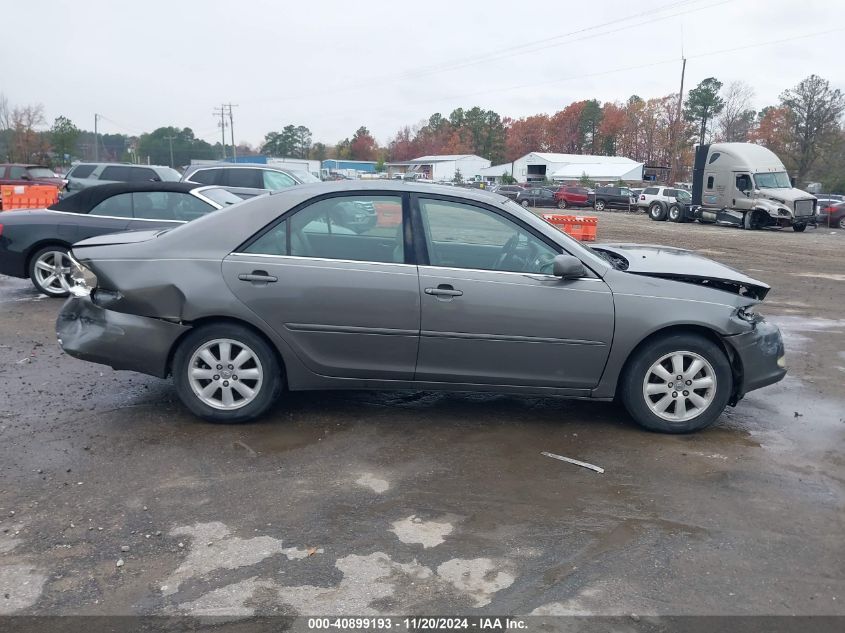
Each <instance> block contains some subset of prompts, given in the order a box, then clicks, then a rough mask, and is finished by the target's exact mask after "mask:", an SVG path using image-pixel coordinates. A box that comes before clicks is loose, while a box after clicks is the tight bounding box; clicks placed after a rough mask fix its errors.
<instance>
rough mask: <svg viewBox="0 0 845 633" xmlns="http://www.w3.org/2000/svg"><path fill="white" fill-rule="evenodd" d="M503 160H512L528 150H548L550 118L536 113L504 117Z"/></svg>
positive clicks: (523, 154)
mask: <svg viewBox="0 0 845 633" xmlns="http://www.w3.org/2000/svg"><path fill="white" fill-rule="evenodd" d="M503 123H504V125H505V131H506V134H505V160H506V161H513V160H516V159H517V158H519V157H520V156H525V155H526V154H528V153H529V152H548V151H549V149H550V144H549V127H550V119H549V115H547V114H536V115H534V116H530V117H526V118H523V119H516V120H514V119H504V120H503Z"/></svg>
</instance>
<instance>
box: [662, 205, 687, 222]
mask: <svg viewBox="0 0 845 633" xmlns="http://www.w3.org/2000/svg"><path fill="white" fill-rule="evenodd" d="M667 215H668V217H669V219H670V220H671V221H672V222H686V221H687V219H686V217H685V216H684V209H683V207H681V205H679V204H673V205H670V206H669V211H667Z"/></svg>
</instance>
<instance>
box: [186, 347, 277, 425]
mask: <svg viewBox="0 0 845 633" xmlns="http://www.w3.org/2000/svg"><path fill="white" fill-rule="evenodd" d="M263 380H264V370H263V368H262V366H261V361H260V360H259V358H258V355H257V354H256V353H255V352H254V351H253V350H252V349H250V348H249V347H248V346H246V345H245V344H244V343H241V342H239V341H236V340H233V339H214V340H211V341H207V342H205V343H203V344H202V345H201V346H200V347H199V348H198V349H197V350H196V351H195V352H194V354H193V356H191V361H190V362H189V363H188V382H189V384H190V385H191V389H192V390H193V392H194V394H195V395H196V396H197V398H199V399H200V400H201V401H202V402H203V403H205V404H207V405H208V406H210V407H213V408H215V409H221V410H224V411H231V410H233V409H240V408H241V407H244V406H246V405H247V404H249V403H250V402H252V401H253V400H254V399H255V398H256V396H258V393H259V391H260V390H261V384H262V382H263Z"/></svg>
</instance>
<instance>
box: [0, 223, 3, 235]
mask: <svg viewBox="0 0 845 633" xmlns="http://www.w3.org/2000/svg"><path fill="white" fill-rule="evenodd" d="M0 235H3V225H2V224H0Z"/></svg>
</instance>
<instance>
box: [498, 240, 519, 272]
mask: <svg viewBox="0 0 845 633" xmlns="http://www.w3.org/2000/svg"><path fill="white" fill-rule="evenodd" d="M518 244H519V233H514V234H513V237H511V238H510V239H509V240H508V241H507V242H505V245H504V246H502V250H501V252H500V253H499V256H498V257H497V258H496V263H495V264H493V270H499V269H501V267H502V266H504V264H505V263H506V262H507V261H508V260H509V259H510V258H511V256H512V255H513V254H514V253H515V252H516V247H517V245H518Z"/></svg>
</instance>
